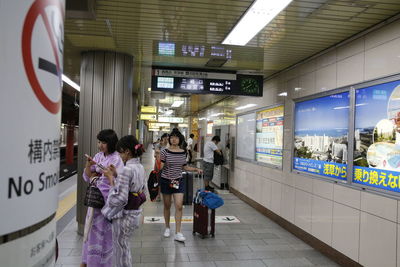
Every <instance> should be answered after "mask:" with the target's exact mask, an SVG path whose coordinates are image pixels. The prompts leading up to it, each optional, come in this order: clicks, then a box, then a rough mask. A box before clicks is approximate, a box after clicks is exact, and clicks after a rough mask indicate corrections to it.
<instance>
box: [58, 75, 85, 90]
mask: <svg viewBox="0 0 400 267" xmlns="http://www.w3.org/2000/svg"><path fill="white" fill-rule="evenodd" d="M62 80H63V82H65V83H67V84H68V85H69V86H71V87H73V88H75V89H76V90H77V91H79V92H80V91H81V87H80V86H79V85H77V84H76V83H75V82H73V81H72V80H71V79H70V78H68V77H67V76H65V75H64V74H63V75H62Z"/></svg>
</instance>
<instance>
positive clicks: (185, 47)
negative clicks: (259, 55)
mask: <svg viewBox="0 0 400 267" xmlns="http://www.w3.org/2000/svg"><path fill="white" fill-rule="evenodd" d="M156 45H157V49H156V50H155V51H157V53H158V55H159V56H178V57H214V58H225V59H232V47H229V46H224V45H209V44H193V43H174V42H165V41H156Z"/></svg>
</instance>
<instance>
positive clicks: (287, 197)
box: [281, 185, 295, 223]
mask: <svg viewBox="0 0 400 267" xmlns="http://www.w3.org/2000/svg"><path fill="white" fill-rule="evenodd" d="M294 192H295V189H294V188H293V187H291V186H287V185H283V186H282V201H281V202H282V204H281V215H282V217H283V218H285V219H286V220H288V221H289V222H291V223H294V205H295V203H294V202H295V201H294V198H295V193H294Z"/></svg>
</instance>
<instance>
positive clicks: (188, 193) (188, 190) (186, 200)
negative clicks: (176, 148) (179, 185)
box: [182, 172, 193, 205]
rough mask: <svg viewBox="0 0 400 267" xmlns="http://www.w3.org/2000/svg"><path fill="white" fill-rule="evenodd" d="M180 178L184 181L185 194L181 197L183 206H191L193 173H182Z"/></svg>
mask: <svg viewBox="0 0 400 267" xmlns="http://www.w3.org/2000/svg"><path fill="white" fill-rule="evenodd" d="M182 178H183V179H184V180H185V194H184V195H183V205H192V202H193V173H192V172H183V173H182Z"/></svg>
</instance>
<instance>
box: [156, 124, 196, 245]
mask: <svg viewBox="0 0 400 267" xmlns="http://www.w3.org/2000/svg"><path fill="white" fill-rule="evenodd" d="M184 140H185V138H184V137H183V135H182V134H181V133H180V132H179V130H177V129H174V130H172V132H171V134H170V135H169V139H168V142H169V148H166V149H163V150H162V151H161V156H160V158H161V168H162V173H161V179H160V185H161V193H162V194H163V201H164V219H165V231H164V237H169V236H170V235H171V231H170V225H169V218H170V214H171V203H172V198H173V199H174V203H175V227H176V232H175V240H176V241H180V242H184V241H185V240H186V238H185V236H184V235H183V234H182V233H181V221H182V206H183V194H184V192H185V181H184V179H183V178H182V171H183V170H185V171H196V172H198V173H202V172H203V171H202V170H200V169H197V168H193V167H189V166H187V164H186V151H185V150H183V149H181V145H182V143H183V141H184Z"/></svg>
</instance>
